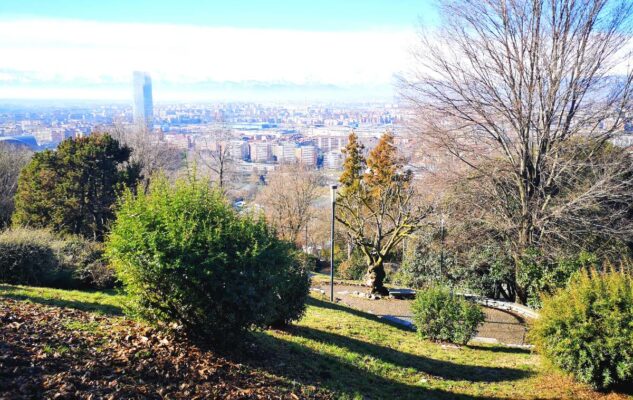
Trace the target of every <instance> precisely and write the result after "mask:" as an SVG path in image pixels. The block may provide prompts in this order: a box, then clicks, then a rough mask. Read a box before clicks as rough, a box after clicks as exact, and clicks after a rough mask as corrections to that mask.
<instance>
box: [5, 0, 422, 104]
mask: <svg viewBox="0 0 633 400" xmlns="http://www.w3.org/2000/svg"><path fill="white" fill-rule="evenodd" d="M40 3H41V4H39V3H38V2H37V1H26V2H20V3H19V4H2V5H0V15H2V17H0V51H2V53H3V54H4V55H5V56H4V57H3V58H2V60H0V83H2V85H0V99H86V100H97V99H99V100H124V99H126V98H129V94H128V93H129V89H127V88H129V84H130V72H131V71H134V70H143V71H145V70H149V71H152V77H153V84H154V89H155V92H156V94H155V100H156V101H188V100H189V101H207V100H255V101H258V100H261V99H271V100H288V99H290V100H303V99H306V100H310V101H314V100H332V99H337V100H344V101H356V100H364V99H371V100H387V101H389V100H390V99H392V98H393V95H394V91H393V83H394V81H395V79H394V77H395V75H397V74H398V73H401V72H402V71H403V70H404V69H405V67H406V65H407V60H408V59H409V57H410V56H409V50H410V47H411V46H412V45H413V43H414V42H415V37H416V34H415V30H416V25H417V24H418V17H420V18H421V20H422V23H427V24H432V22H433V18H434V17H433V8H432V7H431V6H430V5H429V4H430V1H427V2H424V1H422V2H412V1H403V2H399V3H397V4H392V5H388V4H387V3H386V2H384V1H382V0H381V1H378V2H370V3H369V4H367V5H365V6H363V5H362V4H360V3H358V2H355V1H353V2H350V3H347V2H346V5H339V6H336V5H335V4H334V3H333V2H331V1H329V0H328V1H326V2H325V3H322V4H321V7H320V8H319V10H314V9H312V8H310V7H309V6H306V5H296V4H295V5H293V4H294V3H289V2H283V1H276V2H272V3H270V4H269V6H268V7H266V6H262V5H261V4H260V5H257V4H253V3H255V2H247V3H248V4H246V5H245V7H243V8H239V7H238V8H239V9H238V8H236V7H235V6H229V5H226V4H223V3H216V2H210V4H209V3H204V4H202V3H199V2H195V1H191V0H186V1H184V2H182V5H180V4H179V6H178V7H175V6H174V5H173V3H172V4H170V3H166V2H160V3H158V4H157V5H156V6H155V7H148V8H147V12H146V13H140V14H139V13H135V12H134V10H136V9H137V7H140V6H142V5H143V4H144V3H143V2H132V5H130V6H129V7H127V6H125V4H123V3H122V2H115V6H114V7H110V5H109V6H108V10H110V12H107V13H106V12H104V13H103V14H99V13H100V7H98V6H97V7H95V8H92V7H91V8H90V9H87V8H86V7H80V6H79V3H77V2H73V1H60V2H56V3H59V4H58V5H59V7H57V8H56V7H51V6H50V5H47V4H48V3H43V2H40ZM205 4H206V5H205ZM73 5H74V7H73ZM328 5H329V6H328ZM126 7H127V8H126ZM193 7H198V8H199V12H184V11H182V10H187V9H188V8H189V11H191V8H193ZM117 10H119V11H121V12H118V13H117V12H116V11H117ZM169 10H173V11H174V12H173V13H172V15H171V16H170V15H169V13H168V11H169ZM283 10H286V11H287V12H286V13H284V12H282V11H283ZM214 11H215V12H217V14H214ZM136 15H141V17H139V18H136V17H135V16H136ZM184 15H187V16H188V19H187V18H184V17H183V16H184ZM205 15H206V16H208V18H207V19H206V20H205V19H204V18H205V17H204V16H205ZM256 17H257V18H256ZM205 21H206V23H205ZM16 32H19V34H16ZM130 38H134V39H133V40H130ZM42 60H46V62H42Z"/></svg>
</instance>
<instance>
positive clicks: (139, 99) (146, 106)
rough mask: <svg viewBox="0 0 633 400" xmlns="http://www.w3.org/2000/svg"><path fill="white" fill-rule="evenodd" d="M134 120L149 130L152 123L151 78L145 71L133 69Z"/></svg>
mask: <svg viewBox="0 0 633 400" xmlns="http://www.w3.org/2000/svg"><path fill="white" fill-rule="evenodd" d="M133 82H134V83H133V85H134V122H135V123H136V124H139V125H142V126H145V127H147V129H149V130H151V129H152V125H153V123H154V101H153V100H152V78H151V77H150V76H149V74H148V73H147V72H140V71H134V74H133Z"/></svg>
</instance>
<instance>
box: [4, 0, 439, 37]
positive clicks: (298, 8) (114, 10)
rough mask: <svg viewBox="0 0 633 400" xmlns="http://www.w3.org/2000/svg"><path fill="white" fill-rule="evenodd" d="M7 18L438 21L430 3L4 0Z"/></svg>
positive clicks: (331, 23)
mask: <svg viewBox="0 0 633 400" xmlns="http://www.w3.org/2000/svg"><path fill="white" fill-rule="evenodd" d="M0 15H1V16H3V17H4V18H11V17H13V18H15V17H47V18H62V19H81V20H94V21H107V22H133V23H173V24H185V25H201V26H221V27H222V26H230V27H236V28H275V29H299V30H316V31H340V30H358V29H376V28H402V27H410V26H411V25H413V24H415V23H416V22H417V20H418V17H422V18H423V19H425V20H426V21H433V20H434V19H435V13H434V7H433V6H432V1H431V0H309V1H301V0H299V1H297V0H294V1H293V0H223V1H217V0H216V1H209V0H207V1H204V0H178V1H165V0H162V1H161V0H92V1H86V0H3V1H1V2H0Z"/></svg>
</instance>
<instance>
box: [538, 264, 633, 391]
mask: <svg viewBox="0 0 633 400" xmlns="http://www.w3.org/2000/svg"><path fill="white" fill-rule="evenodd" d="M531 336H532V340H533V342H534V343H535V345H536V347H537V349H538V350H539V352H541V353H542V354H543V355H544V356H545V357H546V358H547V359H548V360H550V361H551V362H552V363H553V364H554V365H556V366H557V367H559V368H560V369H562V370H564V371H566V372H569V373H571V374H572V375H573V376H574V377H575V378H576V379H577V380H579V381H581V382H584V383H587V384H589V385H591V386H593V387H594V388H598V389H606V388H608V387H610V386H612V385H616V384H629V385H630V384H633V281H632V279H631V276H630V275H627V274H625V273H620V272H606V273H597V272H595V271H590V272H587V271H583V272H581V273H579V274H577V275H576V276H574V277H573V278H572V280H571V281H570V283H569V285H568V286H567V288H566V289H562V290H560V291H558V293H556V294H555V295H553V296H550V297H545V298H544V299H543V308H542V309H541V313H540V318H539V319H538V320H536V322H535V324H534V326H533V328H532V330H531Z"/></svg>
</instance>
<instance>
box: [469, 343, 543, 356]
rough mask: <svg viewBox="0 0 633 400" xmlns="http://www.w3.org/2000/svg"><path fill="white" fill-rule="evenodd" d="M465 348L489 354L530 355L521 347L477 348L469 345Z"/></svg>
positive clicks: (474, 345)
mask: <svg viewBox="0 0 633 400" xmlns="http://www.w3.org/2000/svg"><path fill="white" fill-rule="evenodd" d="M466 347H468V348H469V349H473V350H479V351H489V352H491V353H507V354H531V353H532V350H530V349H525V348H521V347H508V346H479V345H476V344H469V345H467V346H466Z"/></svg>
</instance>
